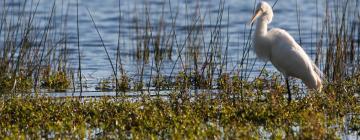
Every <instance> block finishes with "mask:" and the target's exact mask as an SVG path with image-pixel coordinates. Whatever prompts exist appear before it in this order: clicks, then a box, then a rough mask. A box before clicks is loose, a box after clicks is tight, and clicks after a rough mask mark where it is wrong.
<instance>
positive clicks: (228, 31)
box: [1, 0, 325, 83]
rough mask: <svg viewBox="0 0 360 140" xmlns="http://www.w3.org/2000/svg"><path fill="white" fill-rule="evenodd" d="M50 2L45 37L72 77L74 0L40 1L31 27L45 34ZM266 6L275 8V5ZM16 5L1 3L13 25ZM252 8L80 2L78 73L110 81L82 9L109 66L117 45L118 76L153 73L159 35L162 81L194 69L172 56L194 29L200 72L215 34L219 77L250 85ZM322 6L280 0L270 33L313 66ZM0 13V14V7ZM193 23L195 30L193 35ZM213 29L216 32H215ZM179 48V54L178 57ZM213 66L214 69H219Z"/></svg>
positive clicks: (246, 4)
mask: <svg viewBox="0 0 360 140" xmlns="http://www.w3.org/2000/svg"><path fill="white" fill-rule="evenodd" d="M37 2H38V1H37V0H34V1H30V0H28V1H27V4H26V6H25V7H26V8H25V10H26V11H27V12H30V11H34V9H35V7H36V4H37ZM54 2H55V5H54V7H55V12H54V21H53V23H54V24H53V26H52V27H51V29H52V30H53V31H54V32H53V36H52V37H54V38H56V37H57V38H61V37H63V36H64V35H65V33H66V37H65V38H64V39H66V44H67V45H68V50H69V58H70V63H69V66H70V67H72V69H73V70H74V71H75V72H76V71H77V68H78V60H77V59H78V55H77V28H76V27H77V22H76V16H77V14H76V0H55V1H54V0H40V1H39V5H38V8H37V14H36V15H35V20H34V23H36V24H37V27H39V29H42V28H45V25H46V24H47V22H48V20H49V17H50V15H51V10H52V6H53V4H54ZM268 2H269V3H270V4H274V2H275V0H269V1H268ZM23 3H24V0H11V1H5V5H6V6H5V7H7V8H9V13H10V14H12V15H14V16H13V17H14V19H13V20H15V19H16V18H15V17H18V16H19V13H20V12H19V11H21V9H22V6H23ZM254 3H255V1H254V0H225V1H224V4H223V6H222V2H221V1H219V0H79V31H80V33H79V35H80V36H79V37H80V49H81V59H82V61H81V66H82V69H83V71H82V73H83V75H84V76H85V78H86V79H87V80H88V81H89V83H91V82H92V83H97V82H98V80H99V79H101V78H104V77H109V76H111V75H112V68H111V65H110V63H109V60H108V58H107V55H106V53H105V51H104V48H103V47H102V42H101V39H100V37H99V35H98V34H97V32H96V29H95V28H94V25H93V23H92V22H91V18H90V16H89V14H88V11H87V9H89V11H90V13H91V14H92V16H93V18H94V21H95V22H96V24H97V26H98V28H99V32H100V34H101V37H102V39H103V41H104V44H105V45H106V48H107V49H108V51H109V54H110V57H111V59H112V61H113V63H115V61H116V55H115V54H116V52H117V51H116V50H117V46H118V45H119V48H120V59H121V63H122V66H123V69H124V71H125V72H126V73H127V74H129V75H131V76H134V77H135V76H136V75H139V74H140V73H141V70H142V69H141V67H142V66H144V76H145V79H146V78H148V77H149V76H150V75H151V74H154V73H155V72H156V66H155V64H156V62H155V61H156V60H155V57H154V55H155V47H154V45H153V44H154V43H153V42H154V40H155V39H154V38H155V36H156V35H158V34H159V35H160V36H162V38H161V41H160V42H161V43H160V50H161V52H166V53H164V55H163V56H162V62H161V63H160V66H159V67H160V71H158V72H159V73H161V74H162V75H167V76H169V75H170V74H172V73H176V72H177V71H181V70H183V69H187V70H192V69H194V68H193V67H192V66H193V65H192V63H193V60H192V59H191V55H183V56H181V57H180V58H179V55H178V54H179V53H180V54H185V53H187V52H188V51H189V50H190V49H189V48H191V47H190V46H196V43H194V44H187V45H183V44H185V43H186V42H185V40H187V38H188V35H189V34H191V35H193V36H195V35H194V34H195V33H193V32H192V31H191V29H194V28H196V29H201V32H200V33H198V38H200V39H198V40H197V44H200V45H201V47H199V52H200V55H199V56H198V57H199V60H200V62H199V63H200V66H201V65H202V64H203V63H204V61H205V57H206V54H207V53H206V52H209V51H208V50H209V48H211V49H213V48H214V45H209V44H211V43H213V42H214V40H215V39H213V38H214V35H215V34H218V36H217V38H216V41H217V43H218V45H217V48H215V49H214V51H216V52H217V53H216V54H217V55H220V56H219V60H223V59H225V58H226V61H227V63H226V66H224V67H225V68H223V71H227V72H229V73H234V72H239V71H249V70H251V69H252V71H251V73H249V75H250V77H251V76H254V75H257V74H258V73H259V71H260V70H261V68H262V66H263V65H264V62H261V61H256V59H255V58H256V57H255V55H254V54H253V52H251V51H250V55H249V57H248V58H249V59H246V61H241V60H242V58H243V57H244V53H243V52H244V50H245V49H246V46H248V45H247V43H249V32H250V31H251V29H250V25H247V23H248V21H249V20H250V18H251V16H252V12H253V8H254ZM324 5H325V3H324V1H322V0H317V1H314V0H292V1H287V0H279V1H278V3H277V4H276V5H275V7H274V14H275V16H274V19H273V22H272V23H271V24H270V25H269V27H270V28H274V27H279V28H283V29H285V30H287V31H288V32H290V34H291V35H292V36H293V37H294V38H295V40H296V41H297V42H299V43H301V45H302V47H303V48H304V49H305V50H306V52H307V53H308V54H310V55H311V57H312V58H314V54H315V49H314V47H315V45H316V39H317V38H318V36H319V32H320V30H321V27H320V26H321V22H322V19H323V17H324V14H323V13H324V12H323V11H325V9H324ZM1 7H4V3H3V2H1ZM222 7H223V9H222ZM297 11H298V12H297ZM221 13H222V14H221ZM219 17H221V18H219ZM298 17H299V18H298ZM219 19H220V20H219ZM162 20H163V22H161V21H162ZM219 21H220V22H219ZM173 23H174V24H173ZM194 23H195V24H196V25H197V26H195V27H194V26H193V25H194ZM160 25H162V26H160ZM119 27H120V29H119ZM147 27H149V28H147ZM216 28H219V29H220V30H215V29H216ZM299 28H300V29H299ZM173 29H175V31H173ZM146 30H147V31H148V33H150V35H151V36H153V37H152V38H150V41H149V42H151V43H150V46H149V52H150V57H149V59H148V60H147V62H145V63H144V62H143V61H141V60H139V59H137V57H136V56H137V53H138V50H137V45H139V44H140V45H142V44H144V36H145V35H146ZM299 30H300V32H299ZM159 31H160V33H159ZM214 31H218V32H214ZM173 32H175V38H176V39H169V38H171V37H174V34H173ZM119 33H120V35H119ZM194 42H196V41H194ZM61 43H63V44H64V43H65V42H61ZM169 46H172V47H169ZM183 46H185V47H184V48H185V49H182V47H183ZM169 52H171V53H169ZM225 56H226V57H225ZM219 60H216V61H215V62H221V61H219ZM241 63H244V65H243V66H242V67H240V64H241ZM114 65H115V64H114ZM267 67H268V70H270V71H276V70H275V69H274V68H273V67H272V66H271V64H268V65H267ZM218 72H219V65H217V66H216V68H215V73H218Z"/></svg>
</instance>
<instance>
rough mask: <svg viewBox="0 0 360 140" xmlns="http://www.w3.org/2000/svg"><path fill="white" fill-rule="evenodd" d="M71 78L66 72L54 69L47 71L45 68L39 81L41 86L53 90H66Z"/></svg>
mask: <svg viewBox="0 0 360 140" xmlns="http://www.w3.org/2000/svg"><path fill="white" fill-rule="evenodd" d="M70 83H71V80H70V79H69V77H68V76H67V75H66V72H63V71H56V72H53V73H51V72H49V71H48V70H45V72H44V74H43V78H42V81H41V87H42V88H46V89H49V90H55V91H66V90H67V89H69V88H70Z"/></svg>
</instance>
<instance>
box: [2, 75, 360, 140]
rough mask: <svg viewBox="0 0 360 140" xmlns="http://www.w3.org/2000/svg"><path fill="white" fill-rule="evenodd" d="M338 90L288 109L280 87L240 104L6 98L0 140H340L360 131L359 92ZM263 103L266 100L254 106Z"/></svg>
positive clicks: (224, 97) (200, 98)
mask: <svg viewBox="0 0 360 140" xmlns="http://www.w3.org/2000/svg"><path fill="white" fill-rule="evenodd" d="M349 80H351V81H356V82H359V81H360V78H359V77H357V78H351V79H349ZM269 83H271V80H267V81H265V80H264V81H263V84H265V85H268V84H269ZM248 84H253V83H248ZM348 84H351V83H348ZM339 86H341V88H343V89H344V90H342V91H335V89H334V88H333V86H332V85H330V86H326V87H325V92H321V93H315V92H309V93H308V95H307V96H305V97H303V98H301V99H299V100H295V101H294V102H292V103H291V104H288V103H287V98H286V96H285V95H286V91H284V90H283V89H282V88H279V89H273V90H271V91H270V92H269V93H266V94H261V95H260V94H256V93H255V92H257V91H256V90H251V89H250V88H249V89H248V90H247V92H248V93H247V94H244V95H243V97H242V99H239V98H238V97H236V96H234V97H232V96H230V94H226V92H220V93H218V94H209V93H207V92H206V91H205V92H200V93H199V94H196V95H189V94H181V92H178V91H176V90H174V91H173V92H172V93H171V94H170V95H169V98H161V97H149V96H147V95H144V96H140V97H137V98H138V99H135V101H134V99H133V98H126V97H100V98H97V99H91V98H89V99H88V98H84V99H79V98H71V97H68V98H52V97H41V96H25V97H12V98H3V99H2V100H1V101H0V127H1V128H2V129H1V130H0V137H1V138H121V139H127V138H132V139H150V138H156V139H157V138H165V139H183V138H187V139H204V138H210V139H220V138H224V139H233V138H251V139H257V138H270V139H279V138H280V139H283V138H287V139H288V138H289V139H312V138H319V139H337V138H341V137H342V136H343V135H349V134H353V132H355V133H356V134H358V131H357V130H358V129H359V125H360V124H359V117H360V116H359V113H360V108H359V97H358V95H357V94H358V93H356V92H355V91H358V90H360V88H359V87H357V88H354V87H352V86H349V85H347V84H341V85H339ZM349 87H351V88H349ZM251 91H253V92H251ZM258 96H264V97H263V98H264V99H262V100H256V99H257V98H261V97H258ZM254 97H255V98H254ZM234 98H235V100H234ZM356 134H355V135H356Z"/></svg>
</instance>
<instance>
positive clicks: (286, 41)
mask: <svg viewBox="0 0 360 140" xmlns="http://www.w3.org/2000/svg"><path fill="white" fill-rule="evenodd" d="M272 17H273V12H272V8H271V6H270V5H269V4H268V3H266V2H260V3H259V4H258V5H257V8H256V13H255V15H254V17H253V19H252V21H251V23H252V22H254V21H255V20H256V19H257V18H258V21H257V25H256V31H255V35H254V39H253V41H254V48H255V53H256V55H257V56H258V57H259V58H260V59H262V60H265V61H270V62H271V63H272V64H273V65H274V66H275V68H276V69H278V70H279V71H280V72H281V73H283V74H284V75H285V77H286V79H287V77H288V76H292V77H296V78H299V79H301V80H302V81H303V82H304V83H305V85H306V86H307V87H308V88H309V89H315V90H321V88H322V81H321V78H320V73H321V72H320V71H319V69H318V68H317V67H316V65H315V64H314V63H313V62H312V61H311V59H310V57H309V56H308V55H307V54H306V53H305V51H304V50H303V49H302V48H301V47H300V45H299V44H297V43H296V41H295V40H294V38H293V37H292V36H291V35H290V34H289V33H288V32H286V31H285V30H282V29H279V28H274V29H272V30H270V31H268V27H267V25H268V24H269V23H270V22H271V20H272Z"/></svg>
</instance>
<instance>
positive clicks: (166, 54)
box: [0, 0, 360, 139]
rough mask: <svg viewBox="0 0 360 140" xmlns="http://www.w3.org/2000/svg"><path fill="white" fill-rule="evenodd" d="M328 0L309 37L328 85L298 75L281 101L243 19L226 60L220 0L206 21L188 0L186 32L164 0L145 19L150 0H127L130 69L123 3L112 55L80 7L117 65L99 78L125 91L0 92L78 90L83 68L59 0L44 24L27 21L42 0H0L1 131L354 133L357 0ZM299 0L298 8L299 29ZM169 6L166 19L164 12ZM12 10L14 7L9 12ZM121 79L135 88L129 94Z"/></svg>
mask: <svg viewBox="0 0 360 140" xmlns="http://www.w3.org/2000/svg"><path fill="white" fill-rule="evenodd" d="M27 2H29V3H30V4H31V5H32V6H34V8H33V10H32V11H31V12H30V13H25V12H24V11H25V10H24V9H25V7H26V3H27ZM330 2H334V3H340V0H332V1H327V2H326V3H327V4H328V5H326V11H324V12H325V17H324V20H323V21H321V22H319V23H323V24H322V26H319V28H318V29H319V30H321V32H320V35H319V36H318V35H317V44H316V46H312V48H311V49H312V50H316V58H315V62H316V64H318V65H319V67H320V68H321V69H322V70H323V72H324V78H325V79H326V82H325V84H324V90H323V91H322V92H319V93H318V92H314V91H308V92H304V91H303V88H302V87H300V86H299V85H297V84H294V85H293V86H292V92H293V94H294V96H295V97H296V100H295V101H294V102H292V103H291V104H288V103H287V99H286V93H287V90H286V88H285V85H284V84H283V79H282V77H281V75H280V74H279V73H272V72H268V71H267V70H266V65H267V64H266V63H265V64H264V66H263V68H262V69H261V72H260V74H259V75H257V76H254V77H250V75H251V72H253V71H254V65H255V63H256V61H257V60H251V59H249V58H250V57H251V56H250V55H251V54H250V51H251V48H252V43H251V32H252V30H253V27H250V29H248V28H249V27H247V26H244V30H250V33H248V32H245V31H244V33H243V36H244V38H243V40H244V41H243V42H244V44H239V46H241V47H243V48H244V49H242V52H240V53H241V54H239V55H240V56H239V58H240V60H239V62H238V63H237V64H236V65H235V66H233V67H230V66H232V65H230V64H229V63H230V62H229V61H228V57H229V56H228V55H229V53H228V51H229V50H228V49H229V48H228V47H229V40H230V39H229V38H230V37H229V36H230V34H229V26H230V25H229V24H230V23H229V9H227V7H226V6H225V5H226V4H225V3H226V1H225V0H220V1H219V4H218V5H219V7H218V9H216V11H217V12H218V13H217V16H216V17H215V20H214V19H211V21H212V23H211V26H209V25H205V24H204V23H205V21H206V18H208V17H207V16H206V15H207V14H208V13H202V12H201V11H202V10H201V9H200V8H199V7H200V6H198V5H197V6H196V8H195V9H190V8H188V5H186V8H185V10H186V16H187V17H186V18H184V19H185V20H186V21H185V22H186V25H185V26H184V27H183V29H182V30H183V31H184V32H185V33H179V30H178V29H177V28H178V22H179V19H178V16H179V15H178V14H179V10H180V9H179V8H175V7H174V6H173V5H172V4H171V1H170V0H169V1H166V0H164V1H163V5H162V13H161V14H160V18H158V19H159V20H158V21H153V20H151V19H153V17H152V15H151V14H150V13H151V11H150V10H151V9H150V8H149V7H147V5H146V4H145V5H144V7H140V9H138V7H135V8H134V9H135V11H136V13H137V14H136V17H132V19H133V23H134V28H131V29H128V30H131V31H133V32H134V36H135V38H136V39H135V41H134V44H133V48H135V49H134V50H135V53H134V58H136V64H138V65H137V66H136V69H135V71H136V73H135V74H134V75H130V74H128V73H127V72H128V71H129V70H127V69H126V67H124V63H123V61H124V59H123V57H122V56H121V51H123V49H122V48H123V46H122V44H121V42H122V41H124V40H122V39H123V38H122V35H121V34H120V32H121V31H120V30H121V28H120V25H121V22H122V20H121V19H122V18H121V17H122V16H124V15H122V13H121V9H120V5H119V21H118V22H119V29H118V32H119V35H118V40H117V46H116V47H117V48H116V53H115V57H114V58H116V60H115V61H113V60H112V56H111V55H112V53H109V52H108V50H107V46H106V45H105V43H104V41H103V39H102V35H101V34H100V33H101V28H98V26H97V23H96V21H95V20H94V19H93V18H92V14H93V13H92V11H91V10H88V13H89V19H91V22H92V24H93V25H94V29H95V30H96V32H97V35H98V36H99V38H100V40H101V43H102V45H101V46H99V47H102V48H103V49H104V54H106V56H107V59H108V61H109V64H110V65H111V67H112V72H113V73H112V74H111V76H109V78H106V79H103V80H101V81H100V82H99V84H98V85H97V87H96V89H97V90H98V91H115V92H116V93H117V95H118V93H120V92H121V93H122V94H120V95H121V96H116V97H100V98H85V97H84V98H72V97H66V98H53V97H44V96H37V94H35V93H34V94H31V95H26V94H23V96H6V95H13V94H14V95H16V94H15V93H31V92H33V91H35V92H36V91H37V90H38V89H42V88H45V89H48V90H50V91H67V90H68V89H70V88H71V87H72V88H73V91H74V92H75V91H76V90H78V87H79V86H78V85H77V84H78V83H79V82H80V91H82V87H83V85H82V84H83V83H84V82H86V80H83V78H86V77H83V76H82V72H81V69H82V67H81V63H82V61H83V59H82V58H81V53H80V50H82V49H81V48H80V41H79V38H80V35H79V30H78V31H77V39H78V41H77V43H78V44H77V46H76V47H77V49H75V50H77V51H78V52H77V57H76V58H77V60H78V63H79V67H78V69H77V70H78V71H75V73H79V74H78V77H76V76H75V75H74V74H73V73H74V71H71V70H70V67H69V64H68V63H69V60H68V58H69V57H71V56H69V55H68V49H69V48H68V45H67V42H68V41H67V39H68V37H67V34H68V33H67V29H66V28H67V27H66V26H67V25H66V24H67V21H68V19H67V15H65V17H64V18H65V20H64V21H63V22H62V23H63V24H62V25H61V26H62V27H63V28H61V30H60V31H56V30H54V29H57V28H55V27H54V29H53V28H51V27H53V26H55V25H54V24H53V22H54V17H55V16H56V15H57V13H56V12H55V11H56V10H55V8H56V6H55V3H54V4H53V7H52V9H51V13H49V16H48V18H47V19H48V22H47V23H46V24H45V25H44V26H45V28H41V30H35V29H37V28H38V27H37V26H39V25H38V23H35V21H34V19H35V18H36V16H37V7H38V4H39V1H31V0H28V1H26V2H25V4H24V5H22V6H21V7H20V8H19V9H18V10H19V11H23V13H22V14H20V15H21V17H12V15H11V14H8V12H9V8H7V7H4V8H2V10H3V12H2V15H1V18H0V19H1V23H0V36H1V37H3V38H4V40H3V41H2V42H1V43H2V44H0V45H1V50H0V57H1V58H2V59H1V61H0V93H1V96H0V97H1V98H2V100H1V101H0V128H1V129H0V138H2V139H3V138H10V139H20V138H27V139H31V138H56V139H66V138H68V139H72V138H76V139H80V138H120V139H162V138H164V139H234V138H243V139H246V138H250V139H257V138H260V139H265V138H266V139H284V138H287V139H312V138H319V139H336V138H341V137H343V136H344V135H359V130H360V124H359V122H360V119H359V114H360V108H359V105H358V104H359V100H360V99H359V91H360V88H359V85H360V74H359V70H358V67H359V63H360V59H359V58H358V56H359V55H360V53H359V52H360V48H359V46H360V39H359V36H360V26H359V23H360V22H359V21H360V15H359V10H358V9H356V8H357V7H358V1H352V0H348V1H346V3H344V4H334V7H330V6H329V3H330ZM4 3H5V2H4ZM354 3H355V4H354ZM119 4H120V3H119ZM186 4H187V3H186ZM255 4H256V3H254V8H255ZM4 5H5V4H4ZM352 5H355V8H354V7H352ZM298 6H299V5H297V8H296V12H297V17H296V18H297V21H298V29H299V30H298V33H299V38H301V37H300V36H301V30H300V29H301V28H300V27H301V26H302V25H301V18H300V17H301V14H300V13H299V12H300V9H301V7H298ZM76 8H77V10H78V8H79V6H78V5H77V7H76ZM166 8H168V10H169V11H170V15H171V23H165V20H164V18H165V17H164V12H165V11H166ZM181 10H182V9H181ZM191 10H193V11H191ZM354 11H355V12H354ZM190 13H193V14H190ZM77 15H78V14H77ZM24 17H26V18H24ZM10 18H17V19H16V20H15V21H16V22H13V21H11V20H9V19H10ZM140 19H144V20H140ZM77 21H78V19H77ZM226 21H227V22H226ZM319 23H318V22H317V25H318V24H319ZM77 26H79V24H77ZM77 29H79V28H77ZM58 32H60V33H61V35H63V36H59V35H57V34H56V33H58ZM207 35H209V36H207ZM300 40H301V39H300ZM315 47H316V48H315ZM167 60H170V61H171V62H173V64H172V65H171V66H170V67H171V72H170V73H168V71H165V70H164V67H165V66H164V65H165V62H164V61H167ZM113 62H114V63H113ZM147 66H151V67H150V70H149V71H150V75H146V71H147V70H148V69H147V68H148V67H147ZM84 85H86V83H84ZM150 87H154V88H155V90H156V91H157V93H158V94H157V95H160V94H159V93H160V92H161V91H162V90H166V91H169V92H170V93H169V94H168V95H167V96H165V97H164V96H150V95H148V94H146V93H148V92H149V91H150ZM146 90H147V91H148V92H146ZM128 91H141V94H140V95H139V96H136V97H127V96H126V93H128ZM5 94H6V95H5Z"/></svg>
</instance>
